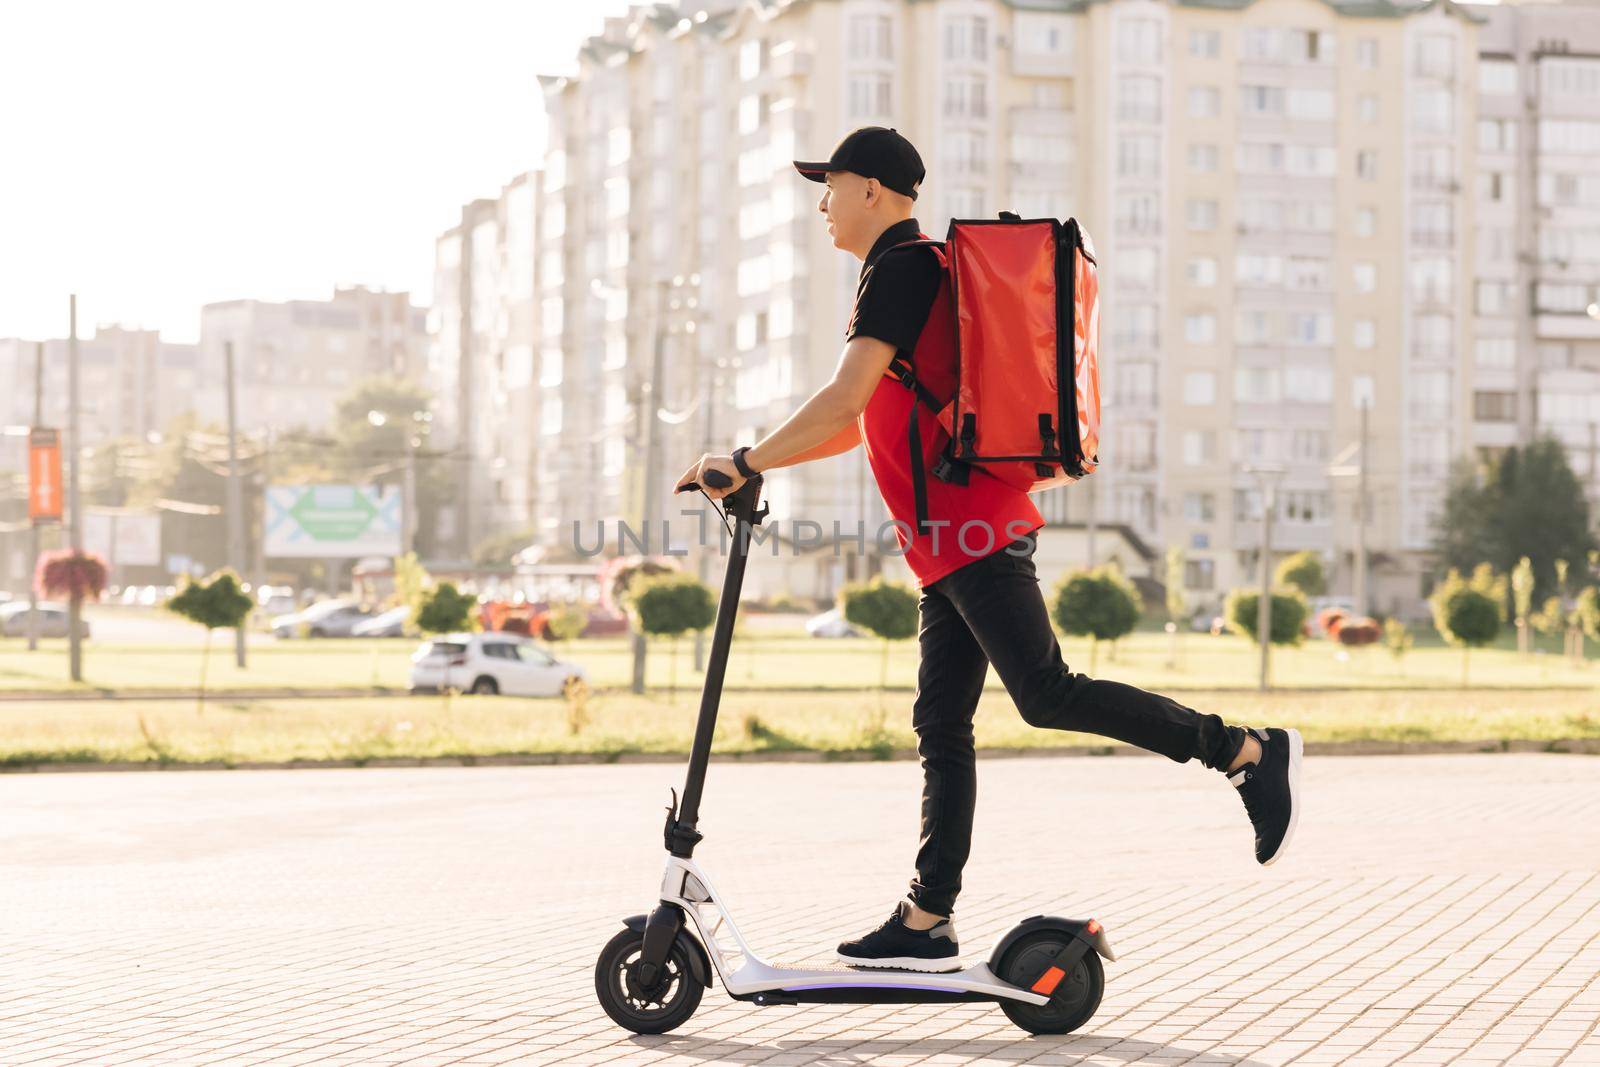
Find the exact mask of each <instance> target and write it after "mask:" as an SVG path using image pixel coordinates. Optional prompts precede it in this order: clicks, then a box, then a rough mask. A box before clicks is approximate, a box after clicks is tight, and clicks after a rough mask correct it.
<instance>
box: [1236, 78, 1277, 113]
mask: <svg viewBox="0 0 1600 1067" xmlns="http://www.w3.org/2000/svg"><path fill="white" fill-rule="evenodd" d="M1283 102H1284V90H1283V88H1282V87H1281V86H1276V85H1241V86H1239V110H1240V112H1242V113H1243V114H1246V115H1282V114H1283Z"/></svg>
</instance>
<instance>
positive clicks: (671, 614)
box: [630, 573, 717, 698]
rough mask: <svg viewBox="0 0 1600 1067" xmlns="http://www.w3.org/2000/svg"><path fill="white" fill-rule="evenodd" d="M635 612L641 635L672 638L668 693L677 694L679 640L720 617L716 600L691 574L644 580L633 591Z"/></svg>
mask: <svg viewBox="0 0 1600 1067" xmlns="http://www.w3.org/2000/svg"><path fill="white" fill-rule="evenodd" d="M630 601H631V603H632V610H633V611H634V613H635V614H636V615H637V616H638V625H639V630H640V632H641V633H644V634H655V635H657V636H665V637H670V638H671V639H672V646H671V647H672V654H671V660H670V667H669V672H670V681H669V683H668V686H667V692H668V694H669V695H670V696H671V697H673V698H676V697H677V695H678V638H680V637H682V636H683V635H684V634H686V633H689V632H690V631H693V630H704V629H705V628H706V627H707V626H710V625H711V624H712V622H713V621H715V620H716V617H717V601H716V597H714V596H713V595H712V593H711V589H710V587H709V586H707V585H706V584H705V583H704V582H702V581H700V580H699V579H698V578H696V577H694V576H693V575H690V574H681V573H673V574H660V575H656V576H654V577H647V578H641V579H639V581H638V584H637V585H635V586H634V587H633V588H632V590H631V596H630Z"/></svg>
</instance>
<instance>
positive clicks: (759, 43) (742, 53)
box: [739, 38, 767, 81]
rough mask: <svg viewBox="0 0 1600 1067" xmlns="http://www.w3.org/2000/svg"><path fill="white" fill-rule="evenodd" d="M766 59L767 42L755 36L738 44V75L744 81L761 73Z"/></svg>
mask: <svg viewBox="0 0 1600 1067" xmlns="http://www.w3.org/2000/svg"><path fill="white" fill-rule="evenodd" d="M766 61H767V42H766V41H764V40H761V39H760V38H756V39H755V40H750V41H746V42H745V43H744V44H742V45H740V46H739V77H740V78H742V79H743V80H745V81H749V80H750V79H752V78H756V77H759V76H760V75H761V71H762V68H763V67H765V66H766Z"/></svg>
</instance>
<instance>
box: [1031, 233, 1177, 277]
mask: <svg viewBox="0 0 1600 1067" xmlns="http://www.w3.org/2000/svg"><path fill="white" fill-rule="evenodd" d="M1024 217H1026V216H1024ZM1159 263H1160V256H1159V255H1158V254H1157V252H1156V250H1155V249H1154V248H1130V249H1127V250H1126V251H1124V252H1123V253H1122V254H1121V255H1120V256H1118V257H1117V262H1116V265H1115V266H1114V267H1113V268H1112V269H1114V270H1115V271H1116V274H1117V281H1119V282H1121V283H1123V284H1125V285H1128V286H1131V287H1132V288H1135V289H1153V288H1155V284H1156V268H1157V266H1158V265H1159Z"/></svg>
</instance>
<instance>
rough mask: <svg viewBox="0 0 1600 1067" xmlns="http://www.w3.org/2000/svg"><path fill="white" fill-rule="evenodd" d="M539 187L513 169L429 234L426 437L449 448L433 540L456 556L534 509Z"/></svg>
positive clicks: (520, 523)
mask: <svg viewBox="0 0 1600 1067" xmlns="http://www.w3.org/2000/svg"><path fill="white" fill-rule="evenodd" d="M538 190H539V175H538V174H537V173H536V172H530V173H527V174H521V175H518V176H517V177H516V178H514V179H513V180H512V181H511V182H510V183H508V184H507V185H506V187H505V188H504V189H503V190H501V194H500V196H499V197H497V198H494V199H487V198H485V199H480V200H474V201H473V202H472V203H470V204H467V205H466V206H464V207H463V208H462V209H461V221H460V222H459V223H457V224H456V225H455V226H453V227H451V228H450V229H449V230H447V231H445V232H444V233H443V234H441V235H440V236H439V237H438V239H437V240H436V241H435V243H434V282H433V292H434V299H433V307H432V308H431V309H430V311H429V313H428V356H427V371H426V374H425V381H426V382H427V384H428V386H429V387H430V388H431V389H432V390H433V392H434V395H435V396H436V397H437V398H438V400H439V404H438V410H437V411H436V412H435V419H434V428H433V434H432V438H433V442H434V445H435V447H438V448H445V449H449V450H451V451H452V452H453V453H454V457H453V459H454V462H453V466H452V477H453V479H454V481H455V487H456V500H455V503H454V505H452V506H451V508H450V509H449V510H448V511H447V512H446V513H444V514H442V515H441V516H440V521H441V529H442V532H441V535H440V540H441V542H442V543H443V544H447V545H452V546H453V551H454V552H455V554H456V555H458V556H459V557H460V558H462V559H465V558H467V557H468V556H469V555H470V554H471V551H472V548H473V546H474V545H476V544H477V543H478V542H480V541H482V540H483V539H484V538H485V537H488V536H491V535H493V534H496V533H499V532H502V531H506V530H518V529H526V528H527V527H528V526H529V524H530V522H531V521H532V515H533V513H534V510H535V507H534V477H533V476H534V457H535V455H536V453H537V445H538V442H539V433H538V414H539V412H538V407H537V405H536V402H535V399H536V388H535V382H534V369H535V368H534V352H535V348H534V345H535V341H536V340H537V336H538V334H537V330H538V308H537V304H536V302H535V286H534V257H535V253H536V248H537V231H536V219H537V210H536V208H537V203H536V201H537V196H538Z"/></svg>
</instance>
